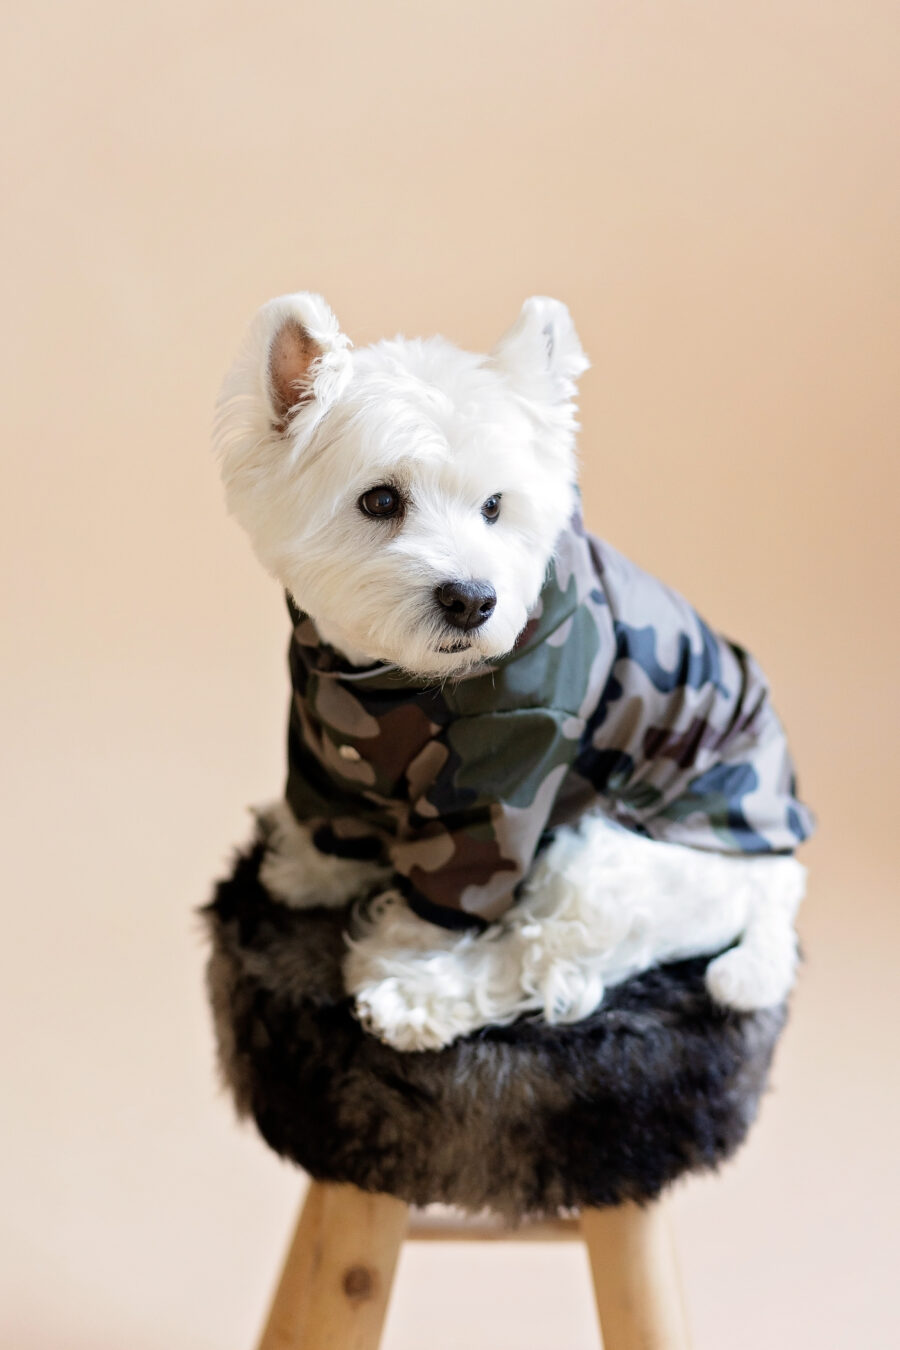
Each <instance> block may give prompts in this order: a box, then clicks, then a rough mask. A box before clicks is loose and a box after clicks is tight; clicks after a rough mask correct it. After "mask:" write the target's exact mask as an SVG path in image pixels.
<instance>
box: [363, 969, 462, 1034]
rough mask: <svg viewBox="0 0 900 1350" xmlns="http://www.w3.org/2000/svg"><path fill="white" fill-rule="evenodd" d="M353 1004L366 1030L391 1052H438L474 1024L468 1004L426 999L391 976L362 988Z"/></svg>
mask: <svg viewBox="0 0 900 1350" xmlns="http://www.w3.org/2000/svg"><path fill="white" fill-rule="evenodd" d="M355 1003H356V1016H357V1017H358V1018H359V1020H360V1022H361V1023H362V1025H363V1026H364V1027H365V1029H366V1031H368V1032H370V1033H371V1034H372V1035H373V1036H377V1037H378V1039H379V1040H380V1041H384V1043H385V1044H386V1045H390V1046H393V1048H394V1049H395V1050H442V1049H443V1047H444V1046H445V1045H450V1044H451V1043H452V1042H453V1041H455V1040H456V1039H457V1037H458V1036H465V1035H466V1034H467V1033H468V1032H470V1031H473V1030H474V1029H475V1027H476V1026H477V1025H478V1020H477V1018H476V1016H475V1010H474V1008H473V1007H472V1005H471V1004H468V1003H466V1002H464V1001H458V1002H455V1003H450V1002H444V1001H442V1000H440V999H435V998H434V997H433V996H432V997H430V998H429V996H428V995H427V993H424V992H423V991H422V990H415V989H410V988H409V987H408V986H406V985H404V984H403V983H402V982H401V981H400V980H398V979H396V978H395V977H393V976H391V977H388V978H387V979H384V980H378V981H377V982H376V983H373V984H369V985H364V986H363V988H362V989H360V990H358V992H357V994H356V1000H355Z"/></svg>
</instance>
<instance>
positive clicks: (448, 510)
mask: <svg viewBox="0 0 900 1350" xmlns="http://www.w3.org/2000/svg"><path fill="white" fill-rule="evenodd" d="M586 367H587V361H586V359H585V357H584V354H583V352H582V350H581V346H580V343H579V341H578V338H577V335H576V333H575V330H574V327H573V325H572V322H571V319H570V316H569V314H568V311H567V310H566V308H565V306H564V305H562V304H560V303H559V302H557V301H553V300H548V299H543V298H536V299H532V300H529V301H527V302H526V304H525V306H524V307H523V310H522V313H521V315H520V317H519V319H518V321H517V322H516V324H515V325H514V326H513V328H512V329H511V330H510V331H509V332H508V333H507V334H506V335H505V336H504V337H503V338H502V339H501V341H500V342H499V343H498V344H497V346H496V347H495V349H494V350H493V352H492V353H491V354H490V355H489V356H477V355H473V354H470V353H467V352H462V351H460V350H458V349H457V348H455V347H454V346H452V345H451V344H450V343H448V342H445V341H444V340H442V339H439V338H435V339H430V340H428V341H404V340H401V339H397V340H395V341H393V342H382V343H378V344H376V345H374V346H372V347H369V348H365V349H362V350H360V351H357V352H355V353H354V352H351V351H350V343H349V340H348V339H347V338H346V337H345V336H344V335H343V333H341V331H340V329H339V327H338V324H337V321H336V319H335V317H334V315H333V314H332V313H331V311H330V310H329V308H328V307H327V305H326V304H325V302H324V301H323V300H322V299H321V297H319V296H315V295H310V294H297V295H290V296H284V297H281V298H280V299H277V300H273V301H271V302H270V303H269V304H268V305H265V306H264V307H263V308H262V310H261V311H260V312H259V314H258V315H257V318H256V320H255V322H254V324H253V326H252V328H251V330H250V333H249V335H248V337H247V340H246V343H245V345H244V348H243V350H242V352H241V354H240V356H239V357H238V359H237V361H236V363H235V365H234V366H233V368H232V370H231V372H230V373H229V375H228V376H227V378H226V381H225V384H224V387H223V390H222V394H221V397H220V402H219V406H218V415H217V423H216V448H217V452H218V455H219V458H220V462H221V467H222V474H223V479H224V482H225V485H226V490H227V497H228V504H229V507H230V509H231V510H232V512H233V513H234V514H235V516H236V517H237V518H238V520H239V521H240V522H241V524H242V525H243V526H244V528H245V529H246V530H247V532H248V534H249V535H250V538H251V541H252V543H253V546H254V548H255V550H256V553H257V555H258V557H259V558H260V560H261V561H262V563H263V564H264V566H265V567H266V568H267V569H268V570H269V571H270V572H271V573H272V574H273V575H274V576H275V577H276V578H277V579H278V581H279V582H280V583H281V584H282V586H284V588H285V589H286V591H287V593H288V597H289V604H290V608H291V614H292V618H293V622H294V632H293V639H292V644H291V669H292V677H293V686H294V699H293V703H292V712H291V727H290V738H289V761H290V767H289V777H288V785H287V792H286V800H284V801H281V802H278V803H276V804H275V805H273V806H271V807H269V808H266V809H264V810H263V811H262V812H261V815H262V818H263V821H264V825H265V830H266V834H267V838H268V851H267V854H266V858H265V861H264V863H263V867H262V871H261V878H262V880H263V883H264V884H265V885H266V887H267V888H268V890H269V891H270V893H271V894H272V895H273V896H275V897H276V898H277V899H279V900H280V901H283V902H284V903H285V904H289V905H295V906H321V905H328V906H344V905H346V904H347V903H348V901H351V900H355V899H357V898H359V897H360V896H363V895H366V894H368V895H370V896H373V895H374V897H375V898H374V899H372V900H371V901H370V902H369V903H368V905H363V906H361V907H359V908H358V910H357V911H356V914H355V920H354V924H353V930H352V932H351V933H350V934H348V955H347V958H346V962H345V978H346V984H347V988H348V990H349V992H350V993H351V994H352V995H353V996H354V997H355V1001H356V1007H357V1010H358V1015H359V1016H360V1017H361V1019H362V1020H363V1021H364V1022H365V1024H366V1025H367V1026H368V1027H369V1028H370V1029H371V1030H372V1031H373V1032H374V1033H375V1034H377V1035H378V1036H380V1037H381V1038H382V1039H384V1040H385V1041H387V1042H388V1043H390V1044H391V1045H394V1046H396V1047H398V1048H400V1049H405V1050H417V1049H428V1048H438V1047H440V1046H443V1045H447V1044H449V1043H450V1042H451V1041H453V1040H454V1039H455V1038H456V1037H458V1036H460V1035H465V1034H467V1033H469V1032H471V1031H473V1030H475V1029H477V1028H478V1027H481V1026H484V1025H487V1024H490V1023H498V1022H507V1021H511V1020H512V1019H514V1018H516V1017H518V1016H519V1015H520V1014H522V1013H525V1012H529V1011H539V1012H541V1013H542V1014H543V1015H544V1017H545V1018H547V1019H548V1020H549V1021H556V1022H559V1021H574V1020H576V1019H579V1018H582V1017H584V1016H586V1015H587V1014H588V1013H590V1012H591V1011H592V1010H593V1009H595V1008H596V1007H597V1006H598V1005H599V1004H600V1002H601V1001H602V998H603V993H604V988H605V987H606V986H608V985H612V984H614V983H617V982H619V981H622V980H624V979H626V978H627V977H628V976H630V975H632V974H635V973H637V972H638V971H641V970H644V969H647V968H648V967H650V966H652V965H654V964H656V963H659V962H663V961H670V960H675V959H679V958H684V957H688V956H698V955H706V954H713V953H717V952H723V949H724V948H728V947H730V949H729V950H727V951H724V953H723V954H722V955H718V956H717V957H716V959H715V960H713V961H712V962H711V964H710V966H709V968H708V972H707V985H708V988H709V991H710V993H711V995H712V997H713V998H714V999H716V1000H717V1001H719V1002H720V1003H722V1004H724V1005H727V1006H730V1007H734V1008H736V1009H743V1010H749V1009H754V1008H758V1007H763V1006H766V1005H769V1004H775V1003H778V1002H780V1001H781V1000H782V999H783V998H784V997H785V996H786V994H787V993H788V991H789V989H790V987H791V984H792V982H793V978H794V973H795V967H796V961H797V950H796V939H795V935H794V927H793V921H794V916H795V912H796V908H797V905H798V904H799V902H800V899H801V898H802V895H803V891H804V884H805V869H804V868H803V867H802V866H801V865H800V864H799V863H798V862H796V860H795V859H794V858H793V857H792V856H791V854H792V851H793V849H794V848H795V847H796V845H797V844H798V843H800V842H801V841H802V840H803V839H804V838H806V837H807V835H808V834H809V832H810V829H811V817H810V815H809V813H808V812H807V811H806V808H805V807H803V806H802V805H801V803H800V802H799V801H798V800H797V798H796V796H795V792H794V780H793V772H792V766H791V762H790V758H789V755H788V752H787V749H786V745H785V741H784V736H783V732H782V729H781V726H780V723H779V722H778V719H777V717H776V716H775V714H774V712H773V710H772V708H771V705H770V703H769V702H768V697H767V694H768V690H767V686H766V684H765V680H764V677H763V676H762V673H761V672H760V670H759V667H758V666H756V664H755V662H753V660H752V658H751V657H750V656H749V655H748V654H747V653H746V652H745V651H743V650H742V649H741V648H740V647H738V646H736V645H735V644H733V643H730V642H728V641H727V640H726V639H723V638H721V637H718V636H717V635H715V634H713V633H711V632H710V630H709V629H708V628H707V626H706V625H705V624H704V623H703V621H702V620H701V619H700V618H699V617H698V616H697V615H696V613H695V612H694V611H693V610H692V609H691V608H690V606H689V605H687V603H686V602H685V601H684V600H682V599H681V597H679V596H677V595H676V594H675V593H674V592H672V591H670V590H668V588H666V587H664V586H663V585H662V584H661V583H659V582H657V581H655V580H654V579H653V578H651V577H648V576H647V575H646V574H645V573H643V572H642V571H641V570H640V569H639V568H636V567H635V566H634V565H633V564H631V563H629V562H628V561H627V560H626V559H624V558H622V557H621V555H619V554H618V553H616V551H615V550H613V549H611V548H610V547H609V546H608V545H606V544H604V543H601V541H599V540H595V539H592V538H591V537H590V536H588V535H586V534H585V533H584V531H583V529H582V527H581V525H580V520H579V518H578V510H577V505H578V500H577V489H576V487H575V476H576V475H575V432H576V422H575V405H574V401H573V399H574V393H575V381H576V379H577V378H578V376H579V375H580V374H581V373H582V372H583V371H584V370H585V369H586ZM731 944H735V945H731Z"/></svg>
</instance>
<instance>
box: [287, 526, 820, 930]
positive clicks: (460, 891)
mask: <svg viewBox="0 0 900 1350" xmlns="http://www.w3.org/2000/svg"><path fill="white" fill-rule="evenodd" d="M288 603H289V608H290V611H291V616H292V619H293V622H294V631H293V635H292V640H291V647H290V667H291V679H292V684H293V698H292V703H291V715H290V724H289V732H288V782H287V799H288V802H289V803H290V805H291V808H292V810H293V812H294V814H295V815H296V817H297V819H298V820H300V821H303V822H305V823H307V824H308V825H309V826H310V827H311V828H312V830H313V831H314V838H315V842H316V845H317V846H318V847H319V848H320V849H322V850H323V851H324V852H331V853H337V854H343V855H345V856H351V857H361V858H372V859H374V860H378V861H380V862H383V863H386V864H388V865H390V866H391V867H392V868H393V870H394V873H395V883H396V885H397V886H398V887H399V888H400V889H401V890H402V891H403V892H404V893H405V894H406V896H407V898H408V900H409V903H410V904H411V905H412V906H413V908H414V909H415V910H416V912H417V913H419V914H420V915H421V916H422V917H423V918H427V919H430V920H432V921H433V922H436V923H441V924H444V925H447V926H460V925H471V924H473V923H474V924H477V923H479V922H491V921H493V920H495V919H496V918H498V917H499V916H500V915H501V914H502V913H503V912H504V911H505V910H506V909H507V908H508V907H509V905H510V904H511V903H512V902H513V900H514V899H515V893H516V888H517V887H518V885H519V883H520V882H521V881H522V879H523V878H524V876H525V875H526V873H527V871H528V869H529V867H530V866H531V863H532V861H533V859H534V857H535V854H536V853H537V851H538V850H539V848H540V847H541V846H542V845H543V844H544V843H545V842H546V841H547V840H548V839H549V838H550V835H551V832H552V830H553V829H554V828H555V827H556V826H559V825H561V824H563V823H568V822H572V821H574V820H576V819H577V818H578V817H579V816H581V815H582V814H583V813H584V812H585V811H587V810H600V811H602V812H603V813H604V814H605V815H606V816H607V817H609V818H610V819H611V820H614V821H617V822H619V823H620V824H621V825H624V826H626V827H627V828H629V829H632V830H636V831H638V832H640V833H642V834H645V835H647V836H649V837H651V838H654V839H660V840H669V841H672V842H676V843H681V844H688V845H691V846H692V847H695V848H701V849H712V850H716V851H719V852H724V853H733V854H754V853H773V852H777V853H789V852H792V851H793V849H795V848H796V846H797V845H798V844H799V843H801V842H802V840H804V839H806V838H807V837H808V836H809V834H810V833H811V832H812V828H813V822H812V816H811V814H810V812H809V811H808V809H807V808H806V807H805V806H803V805H802V804H801V803H800V802H799V800H798V799H797V795H796V784H795V779H794V772H793V765H792V763H791V759H790V755H789V752H788V748H787V744H786V741H785V736H784V731H783V728H782V726H781V723H780V722H779V720H778V717H777V715H776V713H775V711H774V709H773V707H772V705H771V702H770V701H769V690H768V685H767V682H766V680H765V677H764V675H763V674H762V671H761V670H760V668H759V666H758V665H757V664H756V662H755V661H754V660H753V658H752V657H751V656H750V655H749V654H748V653H747V652H745V651H744V650H743V649H742V648H741V647H739V646H737V644H735V643H733V642H729V641H728V640H727V639H726V638H723V637H721V636H719V635H717V634H715V633H713V632H712V631H711V630H710V629H709V627H708V626H707V625H706V624H705V623H704V622H703V620H702V619H701V618H700V617H699V615H698V614H697V613H696V612H695V611H694V610H693V609H692V608H691V606H690V605H688V603H687V602H686V601H685V600H684V599H682V597H681V596H679V595H678V594H677V593H676V592H674V591H672V590H670V589H669V588H668V587H667V586H665V585H663V584H662V582H660V581H657V580H656V579H655V578H653V577H651V576H649V575H648V574H647V573H646V572H643V571H642V570H641V569H640V568H638V567H636V566H635V565H634V564H633V563H631V562H629V561H628V560H627V559H625V558H624V557H623V556H622V555H621V554H620V553H618V552H617V551H616V550H615V549H613V548H611V547H610V545H609V544H606V543H603V542H601V541H600V540H598V539H596V538H594V537H592V536H590V535H587V534H586V533H585V532H584V529H583V527H582V525H581V521H580V518H578V517H577V516H576V517H575V518H574V519H573V520H572V522H571V524H570V526H569V528H568V529H567V530H566V531H565V532H564V534H563V535H562V536H561V538H560V540H559V542H558V546H557V550H556V555H555V558H554V561H553V564H552V566H551V568H550V570H549V573H548V577H547V581H546V583H545V585H544V588H543V590H542V592H541V596H540V599H539V602H538V605H537V606H536V608H535V610H534V612H533V613H532V615H531V617H530V619H529V622H528V624H527V626H526V628H525V629H524V630H523V632H522V633H521V634H520V635H519V639H518V641H517V643H516V646H515V648H514V649H513V651H512V652H510V653H509V654H508V655H507V656H506V657H504V658H503V659H501V660H499V661H497V662H495V663H493V664H492V665H491V666H489V667H483V668H481V669H479V670H477V671H475V672H473V673H471V674H469V675H467V676H464V677H462V678H460V679H459V680H457V681H456V682H455V683H450V682H447V683H445V684H442V685H437V684H435V683H434V682H429V681H427V680H420V679H415V678H413V677H410V676H408V675H405V674H403V673H401V672H400V671H398V670H397V669H396V668H394V667H388V666H384V665H379V666H373V667H371V668H369V669H366V670H361V669H358V668H355V667H352V666H349V665H347V664H346V663H345V662H344V661H343V660H342V658H341V657H339V656H338V654H337V653H336V652H335V651H334V650H333V649H332V648H330V647H328V646H326V645H325V644H324V643H322V642H321V640H320V639H319V636H318V634H317V632H316V629H315V626H314V625H313V623H312V622H311V620H310V619H309V618H307V617H306V616H305V615H303V614H301V613H300V612H299V611H298V610H297V609H296V608H295V606H294V605H293V603H292V602H291V601H290V599H289V601H288Z"/></svg>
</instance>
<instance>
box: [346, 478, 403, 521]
mask: <svg viewBox="0 0 900 1350" xmlns="http://www.w3.org/2000/svg"><path fill="white" fill-rule="evenodd" d="M357 504H358V506H359V509H360V511H362V513H363V515H366V516H376V517H377V518H378V519H379V520H388V519H389V518H390V517H391V516H397V515H399V514H400V511H401V508H402V505H403V503H402V502H401V500H400V493H399V492H398V491H397V490H396V488H392V487H385V486H384V485H383V484H382V486H381V487H374V488H369V491H368V492H364V493H363V495H362V496H361V497H360V499H359V502H358V503H357Z"/></svg>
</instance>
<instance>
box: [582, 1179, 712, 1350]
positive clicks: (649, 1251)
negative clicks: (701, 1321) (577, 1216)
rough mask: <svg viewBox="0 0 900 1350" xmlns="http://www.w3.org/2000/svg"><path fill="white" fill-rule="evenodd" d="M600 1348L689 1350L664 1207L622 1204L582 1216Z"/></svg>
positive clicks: (588, 1211) (676, 1270) (593, 1210)
mask: <svg viewBox="0 0 900 1350" xmlns="http://www.w3.org/2000/svg"><path fill="white" fill-rule="evenodd" d="M581 1227H582V1231H583V1233H584V1240H585V1243H586V1244H587V1249H588V1256H589V1258H590V1263H591V1276H592V1278H593V1281H594V1295H595V1297H596V1300H597V1316H598V1318H599V1319H600V1331H601V1334H602V1336H603V1350H689V1347H690V1341H689V1338H688V1331H687V1322H686V1320H685V1315H684V1305H683V1302H682V1297H681V1288H680V1285H679V1280H678V1268H677V1265H676V1262H675V1249H674V1247H673V1245H672V1235H671V1232H670V1231H669V1225H668V1221H667V1216H666V1213H665V1209H664V1207H663V1206H662V1205H660V1204H655V1205H651V1206H649V1207H647V1208H645V1209H642V1208H641V1207H640V1206H639V1205H634V1204H625V1205H619V1206H617V1207H616V1208H614V1209H587V1210H585V1211H584V1213H583V1214H582V1216H581Z"/></svg>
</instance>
